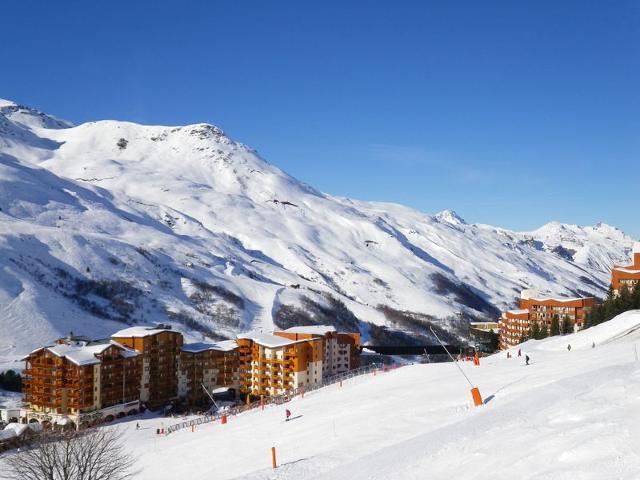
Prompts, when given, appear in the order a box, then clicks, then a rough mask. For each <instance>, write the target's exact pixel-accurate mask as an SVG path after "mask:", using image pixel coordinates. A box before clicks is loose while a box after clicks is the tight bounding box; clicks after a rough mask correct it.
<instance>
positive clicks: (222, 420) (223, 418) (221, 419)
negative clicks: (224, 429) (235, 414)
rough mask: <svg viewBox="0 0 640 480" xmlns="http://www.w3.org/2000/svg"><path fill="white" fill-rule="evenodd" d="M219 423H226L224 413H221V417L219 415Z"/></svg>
mask: <svg viewBox="0 0 640 480" xmlns="http://www.w3.org/2000/svg"><path fill="white" fill-rule="evenodd" d="M220 423H222V425H224V424H225V423H227V416H226V415H222V417H220Z"/></svg>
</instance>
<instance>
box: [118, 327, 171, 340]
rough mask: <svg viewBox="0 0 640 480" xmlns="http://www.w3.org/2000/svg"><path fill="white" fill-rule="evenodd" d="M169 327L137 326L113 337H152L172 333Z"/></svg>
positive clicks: (121, 331)
mask: <svg viewBox="0 0 640 480" xmlns="http://www.w3.org/2000/svg"><path fill="white" fill-rule="evenodd" d="M172 331H174V330H171V328H169V327H165V326H164V325H137V326H135V327H129V328H125V329H124V330H119V331H117V332H116V333H114V334H113V335H111V337H112V338H113V337H116V338H118V337H149V336H151V335H157V334H158V333H161V332H172Z"/></svg>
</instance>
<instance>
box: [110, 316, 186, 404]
mask: <svg viewBox="0 0 640 480" xmlns="http://www.w3.org/2000/svg"><path fill="white" fill-rule="evenodd" d="M111 339H112V340H113V341H115V342H118V343H119V344H121V345H124V346H126V347H128V348H130V349H132V350H135V351H136V352H140V353H141V354H142V381H141V385H140V396H139V398H140V401H142V402H144V403H145V404H146V405H148V406H149V407H150V408H156V407H159V406H161V405H166V404H167V403H169V402H171V401H172V400H177V399H178V366H179V359H180V352H181V349H182V345H183V343H184V338H183V336H182V334H181V333H180V332H177V331H175V330H171V328H170V327H167V326H165V325H157V326H137V327H130V328H125V329H124V330H120V331H119V332H116V333H114V334H113V335H112V336H111Z"/></svg>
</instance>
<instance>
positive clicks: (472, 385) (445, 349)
mask: <svg viewBox="0 0 640 480" xmlns="http://www.w3.org/2000/svg"><path fill="white" fill-rule="evenodd" d="M429 330H431V333H433V336H434V337H436V340H437V341H438V343H439V344H440V345H442V348H444V351H445V352H447V355H449V358H450V359H451V361H452V362H453V363H454V364H455V366H456V367H458V370H460V373H461V374H462V376H464V378H465V379H466V380H467V382H469V385H471V388H474V387H475V385H474V384H473V383H471V380H469V377H467V374H466V373H464V371H463V370H462V368H461V367H460V365H458V362H456V361H455V360H454V358H453V357H452V356H451V354H450V353H449V350H448V349H447V347H445V345H444V343H442V342H441V341H440V338H438V335H437V334H436V332H434V331H433V328H432V327H431V326H429Z"/></svg>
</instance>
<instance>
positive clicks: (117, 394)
mask: <svg viewBox="0 0 640 480" xmlns="http://www.w3.org/2000/svg"><path fill="white" fill-rule="evenodd" d="M23 360H24V361H25V362H26V367H25V370H24V385H23V393H24V401H25V403H26V404H27V406H28V409H27V415H26V417H27V419H28V420H31V419H35V420H38V421H40V422H48V423H59V424H61V423H62V422H61V421H62V420H63V419H71V420H72V421H74V422H76V425H79V423H82V422H83V421H86V422H90V420H91V418H92V417H93V415H92V413H93V412H98V411H103V410H105V409H110V410H109V411H110V412H111V413H112V414H113V416H114V417H115V416H118V415H123V414H128V413H130V412H133V411H135V412H136V413H137V411H138V410H139V405H138V400H139V395H140V378H141V373H142V357H141V356H140V354H139V353H138V352H135V351H133V350H131V349H129V348H127V347H125V346H123V345H121V344H119V343H116V342H113V341H111V340H108V339H107V340H102V341H95V342H92V341H88V340H87V339H86V338H83V337H73V336H69V337H66V338H61V339H59V340H58V341H56V343H55V344H54V345H51V346H47V347H43V348H39V349H37V350H34V351H33V352H31V353H30V354H29V355H27V356H26V357H24V358H23Z"/></svg>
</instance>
